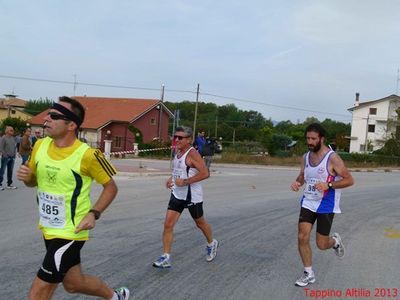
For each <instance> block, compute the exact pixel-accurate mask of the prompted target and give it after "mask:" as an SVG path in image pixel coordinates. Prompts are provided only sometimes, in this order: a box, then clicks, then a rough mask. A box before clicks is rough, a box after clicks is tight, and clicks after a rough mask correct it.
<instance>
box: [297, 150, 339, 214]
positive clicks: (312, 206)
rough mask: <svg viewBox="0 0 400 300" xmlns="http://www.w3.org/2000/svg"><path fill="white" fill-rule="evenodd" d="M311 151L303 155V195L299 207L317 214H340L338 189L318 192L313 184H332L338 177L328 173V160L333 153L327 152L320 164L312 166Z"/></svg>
mask: <svg viewBox="0 0 400 300" xmlns="http://www.w3.org/2000/svg"><path fill="white" fill-rule="evenodd" d="M311 153H312V152H311V151H310V152H308V153H307V154H306V155H305V158H304V159H305V162H304V164H305V166H304V183H305V185H306V186H305V188H304V195H303V197H301V206H302V207H304V208H307V209H309V210H311V211H313V212H317V213H336V214H337V213H340V212H341V211H340V207H339V204H340V195H341V190H340V189H328V190H325V191H319V190H318V189H317V188H316V187H315V184H316V183H318V182H324V183H332V184H333V182H334V181H336V180H339V179H340V177H338V176H335V175H333V174H331V173H329V165H328V163H329V159H330V157H331V155H332V154H333V153H335V152H334V151H332V150H331V151H329V152H327V153H326V154H325V155H324V157H323V158H322V160H321V162H320V163H319V164H317V165H313V164H312V162H310V155H311Z"/></svg>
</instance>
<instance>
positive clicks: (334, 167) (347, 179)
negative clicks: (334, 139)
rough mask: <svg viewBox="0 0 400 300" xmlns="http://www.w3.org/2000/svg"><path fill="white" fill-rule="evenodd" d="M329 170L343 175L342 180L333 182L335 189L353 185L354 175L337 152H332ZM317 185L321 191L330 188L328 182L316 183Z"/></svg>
mask: <svg viewBox="0 0 400 300" xmlns="http://www.w3.org/2000/svg"><path fill="white" fill-rule="evenodd" d="M329 171H330V173H332V174H336V175H339V176H340V177H342V178H341V179H340V180H338V181H333V182H332V188H333V189H342V188H346V187H349V186H352V185H353V184H354V179H353V176H352V175H351V174H350V172H349V171H348V170H347V168H346V166H345V165H344V162H343V160H342V159H341V158H340V156H339V155H338V154H336V153H334V154H332V155H331V157H330V160H329ZM315 187H316V188H317V189H318V190H320V191H325V190H327V189H329V186H328V183H327V182H319V183H317V184H316V185H315Z"/></svg>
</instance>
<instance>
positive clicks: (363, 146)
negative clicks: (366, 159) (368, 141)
mask: <svg viewBox="0 0 400 300" xmlns="http://www.w3.org/2000/svg"><path fill="white" fill-rule="evenodd" d="M364 151H365V145H364V144H360V152H364Z"/></svg>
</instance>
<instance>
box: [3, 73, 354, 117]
mask: <svg viewBox="0 0 400 300" xmlns="http://www.w3.org/2000/svg"><path fill="white" fill-rule="evenodd" d="M74 76H75V78H74V81H65V80H52V79H44V78H32V77H23V76H10V75H0V78H7V79H16V80H27V81H37V82H48V83H57V84H69V85H72V86H73V87H74V92H75V89H76V87H77V86H78V85H82V86H95V87H104V88H119V89H132V90H145V91H157V92H158V91H160V89H159V88H148V87H138V86H127V85H115V84H102V83H91V82H79V81H76V75H74ZM165 91H167V92H173V93H189V94H200V95H204V96H210V97H216V98H221V99H227V100H232V101H238V102H243V103H253V104H257V105H262V106H272V107H277V108H283V109H290V110H297V111H304V112H310V113H317V114H325V115H334V116H340V117H346V118H349V116H348V115H344V114H338V113H332V112H326V111H318V110H310V109H304V108H298V107H294V106H285V105H278V104H272V103H266V102H261V101H256V100H249V99H243V98H236V97H229V96H223V95H216V94H212V93H205V92H199V91H191V90H180V89H165Z"/></svg>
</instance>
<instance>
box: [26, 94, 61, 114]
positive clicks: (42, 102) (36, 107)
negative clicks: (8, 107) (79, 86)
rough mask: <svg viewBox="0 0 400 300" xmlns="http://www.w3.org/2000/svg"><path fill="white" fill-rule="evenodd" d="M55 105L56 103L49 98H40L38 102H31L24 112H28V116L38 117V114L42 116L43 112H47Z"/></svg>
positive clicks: (27, 104)
mask: <svg viewBox="0 0 400 300" xmlns="http://www.w3.org/2000/svg"><path fill="white" fill-rule="evenodd" d="M53 103H54V101H53V100H51V99H49V98H47V97H46V98H45V99H42V98H39V99H37V100H29V101H28V102H27V103H26V106H25V108H24V111H25V112H27V113H28V114H31V115H34V116H36V115H37V114H40V113H41V112H42V111H45V110H46V109H49V108H50V107H52V106H53Z"/></svg>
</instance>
